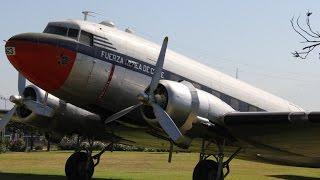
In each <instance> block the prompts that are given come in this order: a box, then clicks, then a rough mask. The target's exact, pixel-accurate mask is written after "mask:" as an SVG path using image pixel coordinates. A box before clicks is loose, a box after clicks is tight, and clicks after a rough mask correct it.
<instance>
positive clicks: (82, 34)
mask: <svg viewBox="0 0 320 180" xmlns="http://www.w3.org/2000/svg"><path fill="white" fill-rule="evenodd" d="M84 37H86V38H85V39H84ZM79 42H80V43H81V44H84V45H87V46H90V47H92V46H93V34H92V33H89V32H87V31H83V30H81V31H80V36H79Z"/></svg>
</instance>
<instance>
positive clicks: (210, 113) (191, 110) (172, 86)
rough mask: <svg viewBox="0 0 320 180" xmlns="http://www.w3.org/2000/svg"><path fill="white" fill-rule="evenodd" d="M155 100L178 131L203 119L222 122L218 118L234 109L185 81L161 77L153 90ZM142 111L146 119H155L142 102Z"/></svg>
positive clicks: (188, 128)
mask: <svg viewBox="0 0 320 180" xmlns="http://www.w3.org/2000/svg"><path fill="white" fill-rule="evenodd" d="M155 100H156V102H157V103H158V104H159V105H160V106H161V107H162V108H163V109H165V111H166V112H167V113H168V114H169V115H170V117H171V118H172V120H173V121H174V122H175V123H176V125H177V126H178V127H179V128H180V130H181V131H182V132H185V131H188V130H190V129H191V128H192V124H194V123H199V122H200V121H204V120H209V121H210V122H212V123H219V124H222V123H223V122H222V121H220V120H219V118H221V117H222V116H223V115H224V114H226V113H228V112H232V111H235V110H234V109H233V108H232V107H231V106H229V105H228V104H226V103H225V102H223V101H222V100H221V99H219V98H217V97H216V96H214V95H212V94H210V93H207V92H205V91H203V90H200V89H196V88H195V87H194V86H193V85H192V84H191V83H189V82H186V81H183V82H176V81H170V80H161V81H160V84H159V86H158V88H157V89H156V90H155ZM142 114H143V116H144V118H145V119H146V120H148V121H149V122H152V123H155V122H156V121H155V117H154V115H153V112H152V108H151V107H149V106H144V107H143V108H142Z"/></svg>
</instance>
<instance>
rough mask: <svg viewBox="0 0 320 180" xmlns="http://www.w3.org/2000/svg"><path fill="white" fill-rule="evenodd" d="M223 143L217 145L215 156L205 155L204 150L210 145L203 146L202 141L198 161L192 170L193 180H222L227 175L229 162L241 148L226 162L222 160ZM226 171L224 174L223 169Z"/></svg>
mask: <svg viewBox="0 0 320 180" xmlns="http://www.w3.org/2000/svg"><path fill="white" fill-rule="evenodd" d="M224 144H225V143H224V141H223V143H217V146H218V153H217V154H208V155H206V154H205V150H206V148H208V146H209V145H210V142H209V144H208V145H207V146H205V140H203V143H202V148H201V153H200V160H199V162H198V164H197V165H196V166H195V168H194V170H193V180H223V179H224V178H225V177H226V176H227V175H228V174H229V173H230V167H229V163H230V162H231V160H232V159H233V158H234V157H235V156H236V155H237V154H238V153H239V152H240V150H241V147H239V148H238V149H237V150H236V151H235V152H234V153H233V154H232V155H231V156H230V157H229V159H228V160H227V161H225V162H224V161H223V159H224V153H223V152H224V150H223V147H224ZM210 156H213V157H214V160H209V159H208V158H209V157H210ZM224 168H225V169H226V170H227V172H226V173H225V174H224V172H223V169H224Z"/></svg>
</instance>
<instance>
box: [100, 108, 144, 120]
mask: <svg viewBox="0 0 320 180" xmlns="http://www.w3.org/2000/svg"><path fill="white" fill-rule="evenodd" d="M141 105H142V103H139V104H136V105H134V106H130V107H127V108H125V109H123V110H121V111H119V112H117V113H115V114H113V115H111V116H110V117H108V118H107V119H106V120H105V121H104V123H105V124H107V123H109V122H112V121H114V120H117V119H119V118H121V117H122V116H124V115H126V114H128V113H129V112H131V111H132V110H134V109H136V108H138V107H139V106H141Z"/></svg>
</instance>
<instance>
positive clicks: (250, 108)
mask: <svg viewBox="0 0 320 180" xmlns="http://www.w3.org/2000/svg"><path fill="white" fill-rule="evenodd" d="M249 111H250V112H256V111H258V109H257V108H256V107H254V106H249Z"/></svg>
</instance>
